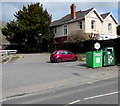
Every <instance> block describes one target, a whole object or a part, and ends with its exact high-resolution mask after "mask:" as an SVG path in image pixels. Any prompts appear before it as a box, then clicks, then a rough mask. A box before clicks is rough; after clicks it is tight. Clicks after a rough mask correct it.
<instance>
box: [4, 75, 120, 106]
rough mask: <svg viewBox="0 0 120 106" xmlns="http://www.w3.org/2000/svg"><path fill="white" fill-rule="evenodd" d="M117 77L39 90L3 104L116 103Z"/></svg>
mask: <svg viewBox="0 0 120 106" xmlns="http://www.w3.org/2000/svg"><path fill="white" fill-rule="evenodd" d="M118 93H119V91H118V78H117V77H116V78H111V79H107V80H102V81H98V82H94V83H88V84H84V85H80V86H75V87H71V88H66V89H59V90H53V91H50V92H48V93H45V94H41V93H39V92H37V93H35V94H32V95H26V96H21V97H15V98H11V99H8V100H5V101H3V104H63V105H66V106H67V105H72V104H118Z"/></svg>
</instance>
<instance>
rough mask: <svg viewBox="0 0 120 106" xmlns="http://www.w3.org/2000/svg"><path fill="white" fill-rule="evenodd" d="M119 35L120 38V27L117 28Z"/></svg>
mask: <svg viewBox="0 0 120 106" xmlns="http://www.w3.org/2000/svg"><path fill="white" fill-rule="evenodd" d="M117 35H119V36H120V25H118V26H117Z"/></svg>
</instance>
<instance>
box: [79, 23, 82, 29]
mask: <svg viewBox="0 0 120 106" xmlns="http://www.w3.org/2000/svg"><path fill="white" fill-rule="evenodd" d="M79 29H82V21H81V22H79Z"/></svg>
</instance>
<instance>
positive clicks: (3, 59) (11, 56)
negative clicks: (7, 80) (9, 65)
mask: <svg viewBox="0 0 120 106" xmlns="http://www.w3.org/2000/svg"><path fill="white" fill-rule="evenodd" d="M18 58H24V56H18V55H16V54H15V55H10V56H6V57H4V58H2V62H6V61H13V60H17V59H18Z"/></svg>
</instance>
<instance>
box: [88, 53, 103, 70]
mask: <svg viewBox="0 0 120 106" xmlns="http://www.w3.org/2000/svg"><path fill="white" fill-rule="evenodd" d="M102 57H103V53H102V51H91V52H87V53H86V66H87V67H92V68H95V67H102Z"/></svg>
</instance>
